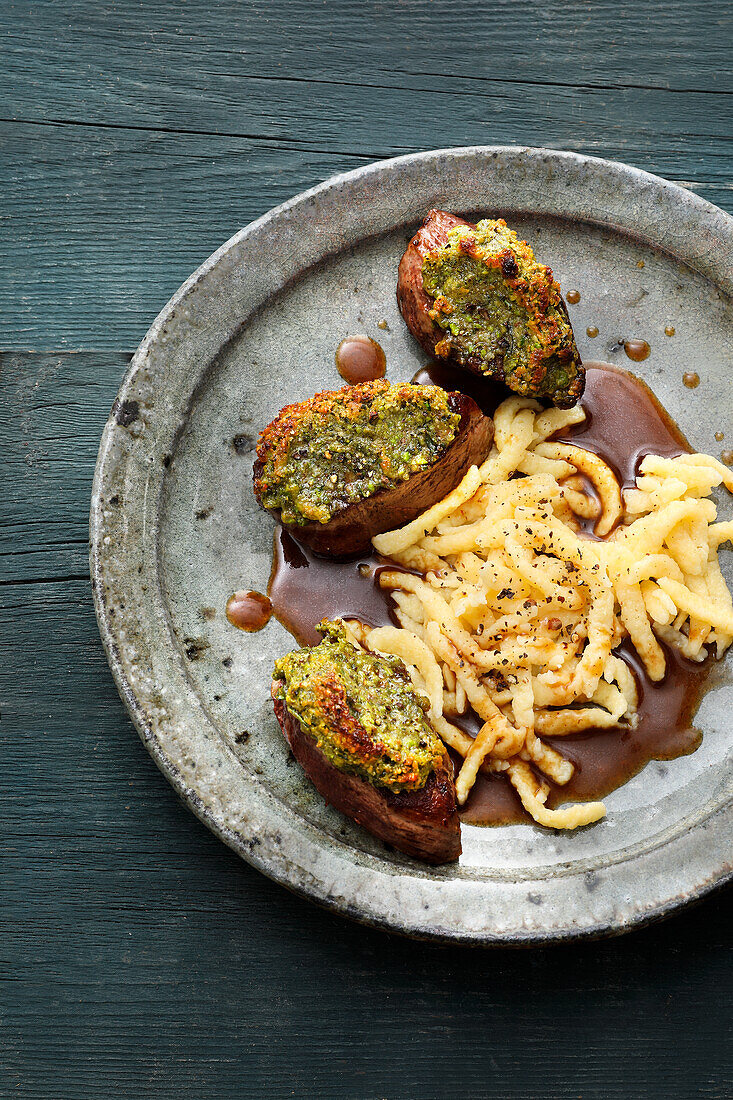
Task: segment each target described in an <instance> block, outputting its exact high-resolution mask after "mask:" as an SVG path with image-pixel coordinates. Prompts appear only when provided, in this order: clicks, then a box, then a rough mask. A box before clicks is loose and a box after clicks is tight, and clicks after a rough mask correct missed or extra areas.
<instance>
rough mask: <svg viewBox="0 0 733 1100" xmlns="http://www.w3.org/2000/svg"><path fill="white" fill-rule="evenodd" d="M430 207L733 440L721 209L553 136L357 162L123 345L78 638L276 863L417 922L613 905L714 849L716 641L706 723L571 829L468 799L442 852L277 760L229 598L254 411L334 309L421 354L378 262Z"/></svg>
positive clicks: (196, 807) (396, 924) (623, 920)
mask: <svg viewBox="0 0 733 1100" xmlns="http://www.w3.org/2000/svg"><path fill="white" fill-rule="evenodd" d="M432 206H437V207H445V208H447V209H449V210H456V211H461V212H463V213H465V214H468V215H470V214H471V213H475V212H481V213H484V214H491V215H496V214H503V215H505V216H507V217H508V218H510V221H511V225H512V226H513V227H514V228H515V229H516V230H517V231H518V232H519V234H520V235H521V236H523V237H526V239H527V240H528V241H529V242H530V244H531V245H533V246H534V247H535V249H536V251H537V254H538V255H539V257H540V258H541V259H542V261H543V262H545V263H548V264H549V265H550V266H551V267H552V268H553V270H554V272H555V273H556V277H557V278H558V280H559V282H560V284H561V286H563V287H564V288H565V289H566V290H568V289H570V288H577V289H578V290H580V291H581V301H580V304H579V305H577V306H574V307H573V308H572V320H573V325H574V328H575V332H576V336H577V340H578V345H579V348H580V352H581V355H582V356H583V358H588V359H605V360H607V361H609V362H612V363H617V364H618V365H620V366H625V367H633V368H634V370H635V372H636V373H637V374H639V375H640V376H641V377H642V378H644V379H645V380H646V381H647V382H648V383H649V385H650V386H651V387H652V389H653V390H654V392H655V393H656V394H657V396H658V397H659V398H660V399H661V401H662V402H663V404H664V405H665V406H666V408H667V409H668V410H669V412H670V413H671V415H672V416H673V417H674V418H675V420H677V422H678V423H679V424H680V426H681V428H682V429H683V431H684V432H685V433H686V434H687V436H688V437H689V439H690V441H691V442H692V444H693V446H695V447H696V448H698V449H700V450H705V451H713V452H715V453H717V452H718V451H719V450H720V444H719V443H717V444H716V442H715V440H714V438H713V433H714V432H715V431H716V430H718V431H723V432H725V436H726V440H733V401H732V400H731V393H732V391H731V382H730V362H729V356H730V348H731V346H733V308H732V302H731V294H733V219H731V218H729V217H728V216H727V215H725V214H724V213H722V211H720V210H718V209H717V208H715V207H713V206H711V205H709V204H708V203H705V202H703V201H702V200H701V199H699V198H697V197H696V196H695V195H693V194H691V193H690V192H688V191H686V190H684V189H682V188H680V187H676V186H674V185H672V184H670V183H667V182H665V181H664V180H661V179H658V178H657V177H654V176H650V175H647V174H645V173H643V172H639V171H637V170H636V169H634V168H630V167H627V166H625V165H621V164H613V163H609V162H607V161H602V160H596V159H593V158H589V157H582V156H578V155H576V154H572V153H561V152H551V151H547V150H536V149H523V148H496V147H488V148H469V149H449V150H443V151H440V152H431V153H423V154H418V155H414V156H407V157H401V158H398V159H396V160H388V161H382V162H380V163H377V164H373V165H369V166H368V167H365V168H361V169H359V170H358V171H355V172H350V173H347V174H346V175H343V176H338V177H336V178H335V179H331V180H328V181H327V182H326V183H324V184H322V185H321V186H319V187H316V188H314V189H313V190H311V191H308V192H306V193H304V194H302V195H299V196H298V197H297V198H294V199H292V200H291V201H290V202H287V203H285V204H284V205H283V206H280V207H278V208H277V209H275V210H272V211H270V213H268V214H266V215H265V216H264V217H263V218H260V219H259V220H258V221H256V222H253V223H252V224H251V225H249V226H247V227H246V228H245V229H243V230H241V231H240V232H239V233H237V234H236V235H235V236H234V237H232V238H231V240H230V241H228V242H227V243H226V244H225V245H223V246H222V247H221V248H220V249H219V251H218V252H216V253H215V254H214V255H213V256H212V257H211V258H210V259H209V260H207V261H206V263H205V264H203V266H202V267H201V268H199V270H198V271H197V272H196V273H195V274H194V275H192V276H191V278H190V279H189V280H188V281H187V282H186V283H185V284H184V285H183V286H182V287H181V289H180V290H179V291H178V293H177V294H175V295H174V297H173V298H172V299H171V301H170V302H169V303H168V305H167V306H166V307H165V309H164V310H163V311H162V313H161V314H160V316H159V317H158V318H157V320H156V321H155V322H154V323H153V325H152V327H151V329H150V331H149V332H148V334H147V336H146V337H145V339H144V340H143V342H142V344H141V345H140V348H139V349H138V351H137V353H136V354H135V356H134V358H133V360H132V364H131V366H130V369H129V371H128V374H127V376H126V378H125V380H124V382H123V384H122V388H121V390H120V393H119V396H118V398H117V400H116V402H115V405H114V408H113V410H112V414H111V415H110V419H109V421H108V423H107V426H106V428H105V431H104V435H103V437H102V443H101V448H100V452H99V460H98V464H97V471H96V477H95V482H94V492H93V500H92V513H91V566H92V576H93V583H94V595H95V600H96V608H97V615H98V618H99V625H100V630H101V634H102V638H103V641H104V644H105V647H106V650H107V655H108V657H109V661H110V665H111V666H112V671H113V673H114V676H115V680H116V682H117V685H118V688H119V690H120V692H121V694H122V697H123V699H124V701H125V703H126V704H127V706H128V708H129V710H130V713H131V715H132V718H133V721H134V722H135V725H136V726H137V728H138V730H139V732H140V735H141V737H142V739H143V741H144V742H145V745H146V746H147V748H148V750H149V751H150V753H151V755H152V756H153V758H154V760H155V761H156V763H157V764H158V766H159V767H160V768H161V770H162V771H163V773H164V774H165V775H166V777H167V778H168V780H169V781H170V782H171V783H172V784H173V786H174V787H175V788H176V790H177V791H178V792H179V794H180V795H181V796H182V797H183V798H184V799H185V801H186V802H187V803H188V805H189V806H190V807H191V809H192V810H193V811H194V812H195V813H196V814H198V816H199V817H200V818H201V819H202V820H203V821H204V822H205V823H206V824H207V825H208V826H209V828H211V829H212V830H213V831H214V832H215V833H217V834H218V835H219V836H220V837H221V838H222V840H224V841H225V842H226V843H227V844H229V845H230V846H231V847H232V848H234V849H235V850H236V851H237V852H239V853H240V854H241V855H242V856H243V857H244V858H245V859H246V860H248V861H249V862H250V863H252V864H253V865H254V866H256V867H257V868H259V869H260V870H261V871H263V872H264V873H265V874H267V875H270V876H271V877H272V878H274V879H276V880H277V881H279V882H281V883H283V884H284V885H286V886H288V887H291V888H292V889H294V890H296V891H298V892H299V893H302V894H304V895H306V896H307V897H309V898H312V899H313V900H315V901H318V902H321V903H323V904H324V905H327V906H330V907H332V908H334V909H337V910H339V911H340V912H342V913H344V914H347V915H349V916H352V917H355V918H357V919H359V920H362V921H366V922H368V923H370V924H374V925H379V926H382V927H384V928H389V929H393V930H396V931H400V932H405V933H408V934H411V935H416V936H421V937H433V938H439V939H451V940H464V941H472V942H476V943H500V942H504V943H522V942H533V941H534V942H536V941H547V940H554V939H569V938H572V937H580V936H589V935H598V934H601V933H607V932H619V931H622V930H624V929H626V928H629V927H631V926H633V925H635V924H639V923H641V922H644V921H648V920H651V919H653V918H655V917H658V916H661V915H663V914H665V913H667V912H669V911H670V910H671V909H673V908H674V907H675V906H678V905H680V904H681V903H683V902H686V901H689V900H691V899H693V898H696V897H699V896H700V895H702V894H703V893H705V892H706V891H707V890H709V889H710V888H711V887H713V886H714V885H716V884H718V883H720V882H722V881H723V880H724V879H725V878H726V877H727V876H728V875H730V873H731V863H730V859H731V822H732V815H731V794H732V790H731V778H730V768H729V763H730V754H731V744H732V738H731V723H730V714H731V711H733V675H732V672H731V659H730V658H729V659H728V660H727V661H726V662H723V663H722V664H719V665H717V666H716V667H715V669H714V671H713V673H712V675H711V678H710V680H709V690H708V691H707V693H706V694H705V696H704V699H703V701H702V704H701V706H700V709H699V711H698V715H697V724H698V725H699V726H700V727H701V728H702V730H703V731H704V739H703V743H702V747H701V748H700V749H699V750H698V751H697V752H696V753H695V754H694V755H692V756H688V757H682V758H680V759H677V760H673V761H670V762H664V763H661V762H652V763H650V764H648V765H647V767H646V768H645V769H644V770H643V772H642V773H640V774H639V775H638V776H636V778H634V779H632V780H631V782H629V783H628V784H627V785H626V786H624V787H622V788H620V789H619V790H617V791H615V792H614V793H613V794H611V795H610V796H609V797H608V798H607V799H606V805H607V808H608V817H607V818H606V819H605V820H603V821H602V822H600V823H599V824H597V825H593V826H591V827H588V828H586V829H582V830H579V831H578V832H575V833H568V834H563V833H556V832H553V831H550V830H545V829H542V828H539V827H536V826H529V825H515V826H507V827H502V828H493V829H482V828H476V827H471V826H464V827H463V856H462V857H461V860H460V863H458V864H456V865H451V866H446V867H442V868H438V869H432V868H429V867H426V866H423V865H421V864H419V863H416V862H414V861H412V860H410V859H408V858H407V857H403V856H401V855H399V854H397V853H395V852H393V851H388V850H387V849H386V848H385V847H384V846H383V845H382V844H380V843H379V842H378V841H376V840H373V839H372V838H371V837H370V836H369V835H368V834H367V833H365V832H364V831H362V830H361V829H359V828H358V827H356V826H355V825H352V824H351V822H349V821H347V820H346V819H345V818H343V817H342V816H341V815H340V814H338V813H337V812H336V811H334V810H332V809H329V808H328V807H327V806H326V805H325V804H324V801H323V799H322V798H321V797H320V796H319V795H318V794H317V793H316V792H315V791H314V790H313V788H312V787H311V785H310V783H309V782H308V781H307V780H306V779H305V777H304V775H303V773H302V772H301V771H300V769H299V768H298V767H297V765H295V764H294V763H293V762H292V761H291V760H289V755H288V752H287V748H286V745H285V743H284V740H283V738H282V736H281V734H280V730H279V727H278V724H277V722H276V721H275V718H274V716H273V712H272V705H271V702H270V699H269V684H270V673H271V669H272V665H273V661H274V658H275V657H276V656H277V655H279V654H281V653H283V652H285V651H286V650H288V649H290V648H292V639H291V638H290V636H289V635H288V634H287V633H286V631H285V630H284V629H283V628H282V627H281V626H280V625H279V623H277V622H276V621H274V620H272V621H271V622H270V624H269V625H268V626H267V628H266V629H265V630H263V631H261V632H260V633H259V634H251V635H247V634H243V633H241V632H239V631H237V630H235V629H233V628H232V627H231V626H230V625H229V624H228V622H227V620H226V618H225V614H224V608H225V604H226V601H227V597H228V596H229V594H230V593H231V592H233V591H234V590H235V589H240V588H253V589H259V590H260V591H262V590H265V589H266V586H267V580H268V576H269V572H270V561H271V544H272V523H271V520H270V518H269V517H268V516H267V515H266V514H264V513H263V512H261V511H260V510H259V509H258V507H257V506H256V504H255V501H254V497H253V495H252V489H251V467H252V458H253V451H254V446H255V442H256V439H257V435H258V433H259V431H260V430H261V428H262V427H263V426H264V425H265V424H267V423H268V421H269V420H271V419H272V418H273V417H274V416H275V414H276V413H277V412H278V410H279V409H280V408H281V407H282V406H283V405H285V404H287V403H288V402H292V401H296V400H299V399H301V398H305V397H309V396H311V395H312V394H313V393H315V392H316V391H318V390H322V389H327V388H333V387H335V386H338V385H339V384H340V379H339V378H338V377H337V375H336V372H335V368H334V365H333V355H334V349H335V348H336V345H337V344H338V342H339V340H340V339H341V338H342V337H343V336H345V335H347V334H348V333H351V332H354V331H357V332H367V333H369V334H370V335H372V336H375V337H376V338H377V339H378V340H379V342H380V343H381V344H382V346H383V347H384V349H385V351H386V354H387V362H388V377H389V378H390V379H392V380H408V379H410V378H411V377H412V375H413V374H414V373H415V371H416V370H417V368H418V367H419V366H420V365H421V364H422V363H423V362H424V360H425V357H424V355H423V354H422V352H421V351H420V350H419V348H418V346H417V344H416V343H415V341H414V340H413V339H412V338H411V337H410V336H409V335H408V332H407V329H406V327H405V325H404V323H403V322H402V319H401V317H400V315H399V313H398V310H397V305H396V301H395V277H396V271H397V263H398V260H399V257H400V255H401V253H402V251H403V249H404V247H405V243H406V240H407V239H408V236H409V234H410V233H411V231H412V230H413V229H414V228H415V227H416V225H417V224H418V223H419V220H420V219H421V217H422V216H423V215H424V214H425V212H426V211H427V210H428V209H429V208H430V207H432ZM378 322H386V324H387V328H384V327H381V328H380V327H378ZM669 325H673V326H674V329H675V335H674V336H673V337H668V336H665V335H664V329H665V327H666V326H669ZM588 326H596V327H597V328H598V329H599V333H600V335H599V336H598V337H597V338H596V339H595V340H591V339H589V338H588V337H587V336H586V328H587V327H588ZM626 337H641V338H643V339H646V340H647V341H648V342H649V343H650V345H651V349H652V351H651V355H650V356H649V358H648V359H647V360H646V361H645V362H644V363H641V364H638V365H636V364H632V363H630V362H629V361H628V360H627V359H626V358H625V356H624V352H623V349H622V347H621V344H620V341H622V340H623V339H624V338H626ZM685 371H697V372H698V373H699V375H700V378H701V380H702V381H701V384H700V386H699V387H698V388H697V389H696V390H694V391H692V390H689V389H686V388H685V387H684V386H683V384H682V375H683V373H684V372H685ZM235 437H236V439H237V445H236V447H235V446H233V444H232V440H233V439H234V438H235ZM724 557H725V555H724ZM728 561H729V565H728V570H729V572H728V581H729V583H733V576H731V570H730V555H728Z"/></svg>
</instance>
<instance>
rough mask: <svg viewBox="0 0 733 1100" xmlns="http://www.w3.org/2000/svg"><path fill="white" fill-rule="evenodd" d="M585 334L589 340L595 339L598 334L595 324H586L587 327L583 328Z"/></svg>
mask: <svg viewBox="0 0 733 1100" xmlns="http://www.w3.org/2000/svg"><path fill="white" fill-rule="evenodd" d="M585 334H586V336H590V338H591V340H595V338H596V336H597V335H598V329H597V328H596V326H595V325H588V328H587V329H586V330H585Z"/></svg>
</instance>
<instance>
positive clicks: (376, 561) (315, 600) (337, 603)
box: [267, 527, 399, 645]
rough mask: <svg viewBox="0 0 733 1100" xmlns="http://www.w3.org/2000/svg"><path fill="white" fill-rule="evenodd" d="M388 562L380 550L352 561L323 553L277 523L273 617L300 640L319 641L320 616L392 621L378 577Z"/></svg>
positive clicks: (272, 579) (271, 590)
mask: <svg viewBox="0 0 733 1100" xmlns="http://www.w3.org/2000/svg"><path fill="white" fill-rule="evenodd" d="M387 564H388V567H389V568H391V569H392V568H399V567H395V566H394V565H392V564H391V563H387ZM384 567H385V561H384V560H383V559H381V558H379V557H378V556H377V555H376V554H362V555H360V556H359V557H357V558H353V559H352V560H351V561H331V560H330V559H328V558H320V557H318V555H317V554H314V553H313V551H312V550H310V549H309V548H308V547H307V546H301V544H300V543H299V542H296V540H295V539H294V538H293V536H292V535H291V534H289V533H288V532H287V531H285V530H283V528H282V527H278V528H277V530H276V531H275V536H274V540H273V550H272V573H271V574H270V583H269V585H268V588H267V591H268V594H269V597H270V600H271V601H272V608H273V611H274V614H275V617H276V618H277V619H278V620H279V621H280V622H281V623H282V624H283V626H284V627H285V629H286V630H289V631H290V633H291V634H292V635H293V637H294V638H296V639H297V640H298V642H300V644H301V645H315V644H316V643H317V642H319V641H320V635H319V634H318V631H317V630H316V626H317V625H318V623H319V622H320V621H321V619H336V618H345V619H360V620H361V621H362V622H364V623H368V625H369V626H387V625H388V624H389V623H392V622H393V620H392V619H391V617H390V602H391V601H390V597H389V594H388V593H387V592H385V591H383V589H381V588H380V587H379V584H378V580H377V578H378V575H379V572H380V571H381V569H383V568H384Z"/></svg>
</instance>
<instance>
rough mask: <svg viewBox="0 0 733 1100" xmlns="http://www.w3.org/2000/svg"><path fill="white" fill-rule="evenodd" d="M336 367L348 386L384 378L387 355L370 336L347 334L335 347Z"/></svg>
mask: <svg viewBox="0 0 733 1100" xmlns="http://www.w3.org/2000/svg"><path fill="white" fill-rule="evenodd" d="M336 367H337V370H338V372H339V374H340V375H341V377H342V378H343V379H344V381H345V382H348V383H349V385H350V386H356V385H358V384H359V382H373V381H374V379H375V378H384V375H385V373H386V370H387V357H386V355H385V354H384V351H383V349H382V348H381V347H380V345H379V344H378V343H377V341H376V340H372V338H371V336H347V337H346V339H345V340H342V341H341V343H340V344H339V346H338V347H337V348H336Z"/></svg>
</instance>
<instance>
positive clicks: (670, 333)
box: [664, 325, 674, 336]
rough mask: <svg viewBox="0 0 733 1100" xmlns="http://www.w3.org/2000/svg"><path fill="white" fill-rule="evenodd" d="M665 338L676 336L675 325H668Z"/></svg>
mask: <svg viewBox="0 0 733 1100" xmlns="http://www.w3.org/2000/svg"><path fill="white" fill-rule="evenodd" d="M664 335H665V336H674V325H667V327H666V328H665V330H664Z"/></svg>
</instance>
